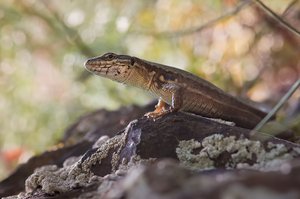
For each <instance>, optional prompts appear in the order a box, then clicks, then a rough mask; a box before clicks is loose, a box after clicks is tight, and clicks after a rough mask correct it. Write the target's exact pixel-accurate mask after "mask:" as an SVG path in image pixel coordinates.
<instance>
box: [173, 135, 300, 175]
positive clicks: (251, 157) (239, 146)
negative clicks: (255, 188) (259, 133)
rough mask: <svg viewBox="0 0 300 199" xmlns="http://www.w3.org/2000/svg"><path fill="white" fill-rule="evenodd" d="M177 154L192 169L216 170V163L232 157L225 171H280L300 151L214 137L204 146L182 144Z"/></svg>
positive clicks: (186, 142) (205, 141) (189, 141)
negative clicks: (230, 169)
mask: <svg viewBox="0 0 300 199" xmlns="http://www.w3.org/2000/svg"><path fill="white" fill-rule="evenodd" d="M195 151H198V152H196V153H195ZM176 153H177V157H178V159H179V160H180V162H181V164H182V165H184V166H186V167H188V168H191V169H200V170H202V169H212V168H214V167H215V164H214V160H216V161H217V160H218V158H220V156H221V155H222V154H224V153H228V154H229V160H227V161H226V164H225V168H252V169H259V170H278V169H279V167H280V165H281V164H282V163H283V162H286V161H287V160H291V159H293V158H294V157H296V156H299V149H298V148H294V149H292V151H289V150H288V148H287V147H286V146H284V145H283V144H274V143H271V142H269V143H268V144H267V146H264V145H263V144H262V143H261V142H260V141H254V140H249V139H247V138H243V137H240V138H236V137H235V136H228V137H226V136H224V135H221V134H214V135H211V136H208V137H206V138H204V139H203V140H202V142H199V141H196V140H194V139H191V140H183V141H180V142H179V145H178V147H177V148H176ZM249 162H250V163H249ZM251 163H252V164H251Z"/></svg>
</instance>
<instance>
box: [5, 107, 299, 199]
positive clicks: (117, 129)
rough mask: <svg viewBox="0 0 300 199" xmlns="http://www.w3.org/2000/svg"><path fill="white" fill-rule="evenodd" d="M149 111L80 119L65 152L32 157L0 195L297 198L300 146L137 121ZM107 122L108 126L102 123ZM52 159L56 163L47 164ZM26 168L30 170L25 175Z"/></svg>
mask: <svg viewBox="0 0 300 199" xmlns="http://www.w3.org/2000/svg"><path fill="white" fill-rule="evenodd" d="M150 108H151V106H147V107H144V108H139V107H134V108H127V109H121V110H120V111H121V112H122V111H123V114H121V112H120V113H118V112H117V111H116V112H113V113H110V112H107V111H104V112H101V111H99V112H95V113H94V115H93V114H91V115H89V116H87V117H84V118H82V119H80V120H79V121H78V122H77V123H76V124H74V125H72V127H70V128H69V129H68V131H67V132H66V134H65V137H64V139H63V143H64V147H62V148H60V149H57V150H54V151H52V152H46V153H50V155H48V156H47V155H45V154H43V155H44V156H45V157H47V158H48V159H47V158H44V159H45V160H46V161H42V160H43V158H42V157H43V155H40V156H38V157H35V158H36V162H38V164H32V163H31V162H32V160H30V161H29V162H28V163H27V164H25V165H22V166H21V167H20V168H19V169H18V170H17V171H16V173H15V174H13V175H12V176H10V177H9V178H7V179H6V180H5V181H3V182H1V183H0V194H2V196H9V195H11V196H9V197H7V198H64V199H65V198H83V199H84V198H105V199H117V198H120V199H121V198H122V199H123V198H126V199H127V198H128V199H139V198H150V199H151V198H153V199H156V198H158V199H160V198H162V199H169V198H170V199H171V198H175V199H176V198H178V199H179V198H224V199H226V198H291V199H292V198H300V191H299V189H298V187H299V186H300V159H299V156H300V146H299V145H297V144H294V143H291V142H288V141H285V140H281V139H276V138H274V137H271V136H266V135H263V134H253V132H251V131H249V130H247V129H243V128H239V127H235V126H230V125H227V124H226V123H220V122H217V121H214V120H210V119H207V118H203V117H200V116H195V115H192V114H187V113H180V112H179V113H170V114H167V115H164V116H162V117H161V118H158V119H155V120H153V119H151V118H146V117H142V115H143V114H144V113H145V112H147V111H148V110H149V109H150ZM97 113H98V114H97ZM107 115H111V116H110V117H112V119H111V120H109V121H106V119H109V117H107ZM87 118H89V119H87ZM124 118H125V119H124ZM135 118H136V119H137V120H133V119H135ZM126 124H127V126H126ZM125 126H126V127H125ZM83 143H85V144H83ZM53 154H59V155H56V156H55V157H56V159H53V161H49V157H52V156H53V157H54V155H53ZM40 162H43V163H40ZM22 167H23V169H22ZM26 167H30V170H29V171H27V173H26V175H24V168H26ZM33 170H34V171H33ZM22 172H23V175H18V174H20V173H22ZM18 177H19V178H18ZM25 179H26V181H25ZM278 179H280V181H279V180H278ZM13 180H19V181H21V182H22V183H23V187H24V189H22V188H20V187H17V190H13V187H10V186H9V185H11V186H12V184H10V183H8V182H13ZM22 180H24V181H25V182H24V181H22ZM20 184H21V183H20ZM24 185H25V186H24ZM9 188H10V189H9ZM12 190H13V191H15V192H13V191H12ZM13 194H15V195H13Z"/></svg>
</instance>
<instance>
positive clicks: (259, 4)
mask: <svg viewBox="0 0 300 199" xmlns="http://www.w3.org/2000/svg"><path fill="white" fill-rule="evenodd" d="M252 1H253V2H254V3H256V4H257V5H258V6H259V7H260V8H261V9H262V10H263V11H265V12H266V13H267V14H268V15H269V16H270V17H272V18H273V19H274V20H276V21H277V22H278V23H279V24H280V25H281V26H283V27H284V28H286V29H287V30H289V31H290V32H292V33H294V34H295V35H297V36H300V32H299V31H298V30H297V29H296V28H294V27H293V26H292V25H290V24H289V23H287V22H286V21H285V20H283V19H282V18H281V17H280V16H278V15H277V14H276V13H275V12H274V11H273V10H271V9H270V8H269V7H267V6H266V5H265V4H263V3H262V2H261V1H260V0H252Z"/></svg>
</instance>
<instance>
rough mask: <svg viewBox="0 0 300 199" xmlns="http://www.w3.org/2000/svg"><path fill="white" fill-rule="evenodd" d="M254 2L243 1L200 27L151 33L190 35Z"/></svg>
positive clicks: (165, 35) (156, 34) (178, 35)
mask: <svg viewBox="0 0 300 199" xmlns="http://www.w3.org/2000/svg"><path fill="white" fill-rule="evenodd" d="M250 3H252V2H251V1H248V0H246V1H243V2H242V3H240V4H239V5H237V6H236V7H235V8H234V9H232V10H230V11H228V12H227V13H224V14H223V15H221V16H219V17H217V18H214V19H212V20H210V21H208V22H206V23H204V24H202V25H201V26H199V27H193V28H189V29H186V30H180V31H175V32H171V31H166V32H158V33H151V34H152V35H154V36H156V37H181V36H185V35H189V34H193V33H196V32H200V31H202V30H204V29H206V28H208V27H210V26H213V25H214V24H216V23H218V22H219V21H221V20H223V19H226V18H228V17H231V16H232V15H234V14H237V13H238V12H239V11H241V10H242V9H243V8H245V7H246V5H248V4H250Z"/></svg>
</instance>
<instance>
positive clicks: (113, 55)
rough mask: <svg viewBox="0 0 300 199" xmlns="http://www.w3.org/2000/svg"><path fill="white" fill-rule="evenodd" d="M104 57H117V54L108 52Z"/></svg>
mask: <svg viewBox="0 0 300 199" xmlns="http://www.w3.org/2000/svg"><path fill="white" fill-rule="evenodd" d="M104 57H106V58H108V59H113V58H114V57H115V54H113V53H107V54H105V55H104Z"/></svg>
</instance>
